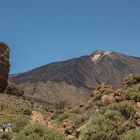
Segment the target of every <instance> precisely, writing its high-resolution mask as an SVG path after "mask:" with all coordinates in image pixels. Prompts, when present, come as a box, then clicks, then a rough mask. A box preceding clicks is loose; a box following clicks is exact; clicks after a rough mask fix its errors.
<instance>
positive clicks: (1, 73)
mask: <svg viewBox="0 0 140 140" xmlns="http://www.w3.org/2000/svg"><path fill="white" fill-rule="evenodd" d="M9 52H10V49H9V47H8V46H7V45H6V44H5V43H3V42H0V92H3V91H4V90H5V89H6V87H7V84H8V74H9V67H10V62H9Z"/></svg>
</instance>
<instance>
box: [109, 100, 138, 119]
mask: <svg viewBox="0 0 140 140" xmlns="http://www.w3.org/2000/svg"><path fill="white" fill-rule="evenodd" d="M108 108H109V109H110V110H118V111H119V112H120V113H121V114H122V115H123V116H124V117H125V118H126V119H129V118H130V117H131V116H133V115H134V114H135V112H136V110H135V107H134V106H133V105H132V103H131V102H129V101H122V102H119V103H113V104H110V105H109V106H108Z"/></svg>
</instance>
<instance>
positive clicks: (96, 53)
mask: <svg viewBox="0 0 140 140" xmlns="http://www.w3.org/2000/svg"><path fill="white" fill-rule="evenodd" d="M105 55H110V52H105V51H103V50H96V51H94V52H93V53H92V55H91V59H92V60H93V62H96V61H97V60H99V59H100V58H102V57H103V56H105Z"/></svg>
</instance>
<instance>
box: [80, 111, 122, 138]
mask: <svg viewBox="0 0 140 140" xmlns="http://www.w3.org/2000/svg"><path fill="white" fill-rule="evenodd" d="M112 114H114V115H111V116H112V117H113V118H114V119H112V120H110V119H109V116H110V115H109V113H106V117H105V116H104V115H96V116H93V117H92V118H91V120H90V121H89V123H88V124H87V126H86V128H85V129H84V130H83V131H82V133H81V136H80V140H119V135H118V129H120V128H119V125H118V123H117V121H118V122H122V123H123V118H121V115H120V114H119V113H118V112H117V113H115V112H114V113H112ZM119 117H120V118H119ZM114 120H116V121H114ZM120 120H121V121H120Z"/></svg>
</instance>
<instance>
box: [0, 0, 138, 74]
mask: <svg viewBox="0 0 140 140" xmlns="http://www.w3.org/2000/svg"><path fill="white" fill-rule="evenodd" d="M0 40H1V41H4V42H6V43H7V44H8V45H9V47H10V48H11V65H12V66H11V73H17V72H22V71H26V70H30V69H32V68H35V67H37V66H40V65H43V64H47V63H50V62H54V61H60V60H66V59H69V58H73V57H78V56H82V55H85V54H90V53H92V52H93V51H94V50H96V49H103V50H106V51H118V52H121V53H126V54H131V55H135V56H139V57H140V0H0Z"/></svg>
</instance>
